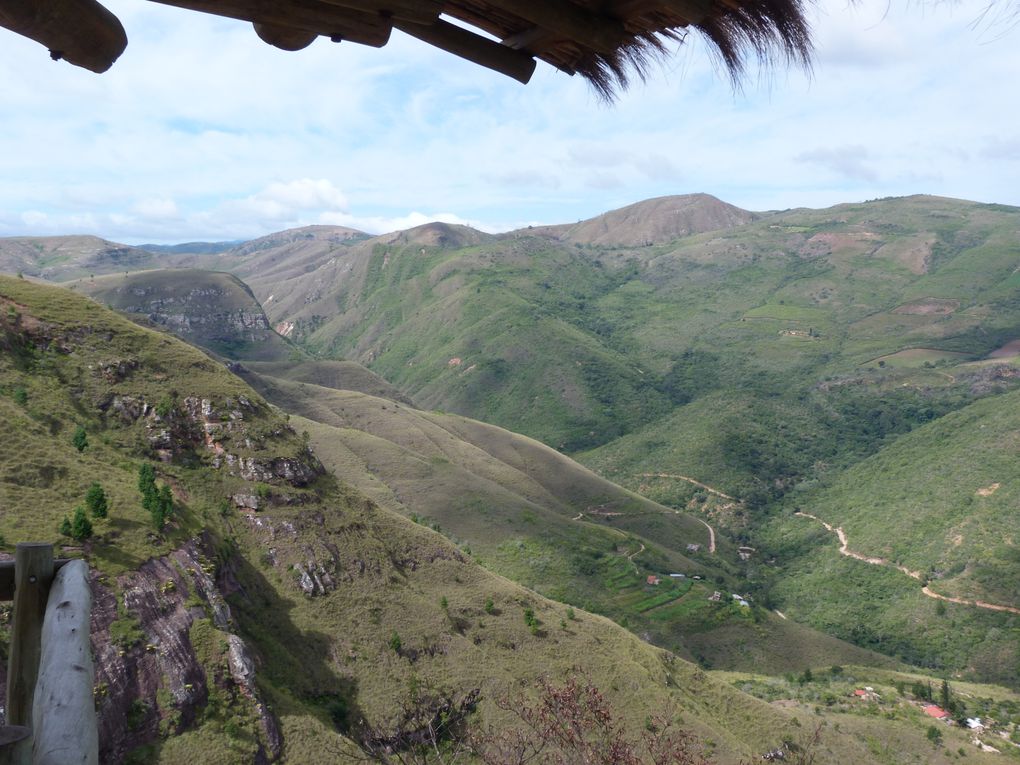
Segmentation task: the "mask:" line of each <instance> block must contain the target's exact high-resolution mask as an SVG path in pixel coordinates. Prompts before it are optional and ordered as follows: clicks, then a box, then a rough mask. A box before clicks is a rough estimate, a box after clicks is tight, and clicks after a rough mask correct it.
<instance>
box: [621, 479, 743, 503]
mask: <svg viewBox="0 0 1020 765" xmlns="http://www.w3.org/2000/svg"><path fill="white" fill-rule="evenodd" d="M637 477H638V478H672V479H674V480H677V481H687V483H690V484H693V485H694V486H697V487H699V488H702V489H704V490H705V491H707V492H709V493H711V494H715V495H716V496H717V497H722V498H723V499H729V500H732V501H733V502H739V501H740V500H739V499H737V498H736V497H731V496H730V495H729V494H724V493H723V492H721V491H719V489H716V488H715V487H714V486H709V485H708V484H707V483H702V482H701V481H698V480H697V479H694V478H691V477H689V476H686V475H674V474H672V473H638V474H637Z"/></svg>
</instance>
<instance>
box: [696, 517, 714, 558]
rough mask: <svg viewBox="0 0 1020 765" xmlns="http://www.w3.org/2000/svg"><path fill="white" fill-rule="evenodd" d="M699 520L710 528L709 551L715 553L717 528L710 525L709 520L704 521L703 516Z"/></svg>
mask: <svg viewBox="0 0 1020 765" xmlns="http://www.w3.org/2000/svg"><path fill="white" fill-rule="evenodd" d="M698 520H699V521H701V522H702V523H704V524H705V528H706V529H708V551H709V552H710V553H712V555H715V529H713V528H712V527H711V526H709V525H708V521H702V520H701V518H698Z"/></svg>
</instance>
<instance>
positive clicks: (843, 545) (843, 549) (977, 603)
mask: <svg viewBox="0 0 1020 765" xmlns="http://www.w3.org/2000/svg"><path fill="white" fill-rule="evenodd" d="M794 515H799V516H800V517H802V518H810V519H811V520H813V521H818V522H819V523H820V524H822V525H823V526H824V527H825V528H826V529H827V530H828V531H831V532H833V533H834V534H835V535H836V536H837V537H838V538H839V554H840V555H846V556H847V557H848V558H854V559H856V560H859V561H864V562H865V563H870V564H871V565H873V566H892V567H893V568H895V569H896V570H897V571H901V572H902V573H904V574H906V575H907V576H909V577H910V578H911V579H916V580H918V581H921V572H920V571H911V570H910V569H909V568H907V567H906V566H897V565H896V564H895V563H892V562H890V561H888V560H886V559H885V558H874V557H871V556H868V555H862V554H861V553H857V552H854V551H853V550H851V549H849V547H848V543H847V537H846V532H845V531H843V529H842V528H841V527H839V526H833V525H832V524H830V523H826V522H825V521H823V520H822V519H821V518H819V517H818V516H817V515H811V513H802V512H800V511H797V512H796V513H794ZM921 592H923V593H924V594H925V595H927V596H928V597H929V598H935V599H936V600H944V601H945V602H946V603H956V604H957V605H960V606H974V607H975V608H984V609H986V610H988V611H1005V612H1007V613H1010V614H1020V608H1014V607H1013V606H1000V605H996V604H995V603H986V602H985V601H983V600H965V599H963V598H953V597H950V596H948V595H939V594H938V593H937V592H933V591H932V589H931V588H930V587H928V585H924V586H923V587H922V588H921Z"/></svg>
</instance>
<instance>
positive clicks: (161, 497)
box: [138, 462, 174, 531]
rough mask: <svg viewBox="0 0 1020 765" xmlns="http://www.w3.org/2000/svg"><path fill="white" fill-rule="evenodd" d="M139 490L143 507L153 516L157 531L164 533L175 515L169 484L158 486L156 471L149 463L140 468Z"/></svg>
mask: <svg viewBox="0 0 1020 765" xmlns="http://www.w3.org/2000/svg"><path fill="white" fill-rule="evenodd" d="M138 490H139V491H140V492H141V493H142V507H144V508H145V509H146V510H148V511H149V514H150V515H151V516H152V525H153V526H155V527H156V531H162V530H163V527H164V526H165V525H166V523H167V521H169V520H170V518H171V517H172V516H173V514H174V495H173V492H172V491H171V490H170V487H169V486H168V485H167V484H163V485H162V486H160V487H157V486H156V469H155V468H154V467H153V466H152V465H150V464H149V463H148V462H146V463H144V464H142V466H141V467H140V468H138Z"/></svg>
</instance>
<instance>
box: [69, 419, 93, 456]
mask: <svg viewBox="0 0 1020 765" xmlns="http://www.w3.org/2000/svg"><path fill="white" fill-rule="evenodd" d="M71 445H72V446H74V448H75V449H77V450H78V451H79V452H83V451H85V449H87V448H88V445H89V436H88V433H86V432H85V428H83V427H82V426H81V425H79V426H78V427H77V428H76V429H75V431H74V435H73V436H72V437H71Z"/></svg>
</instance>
